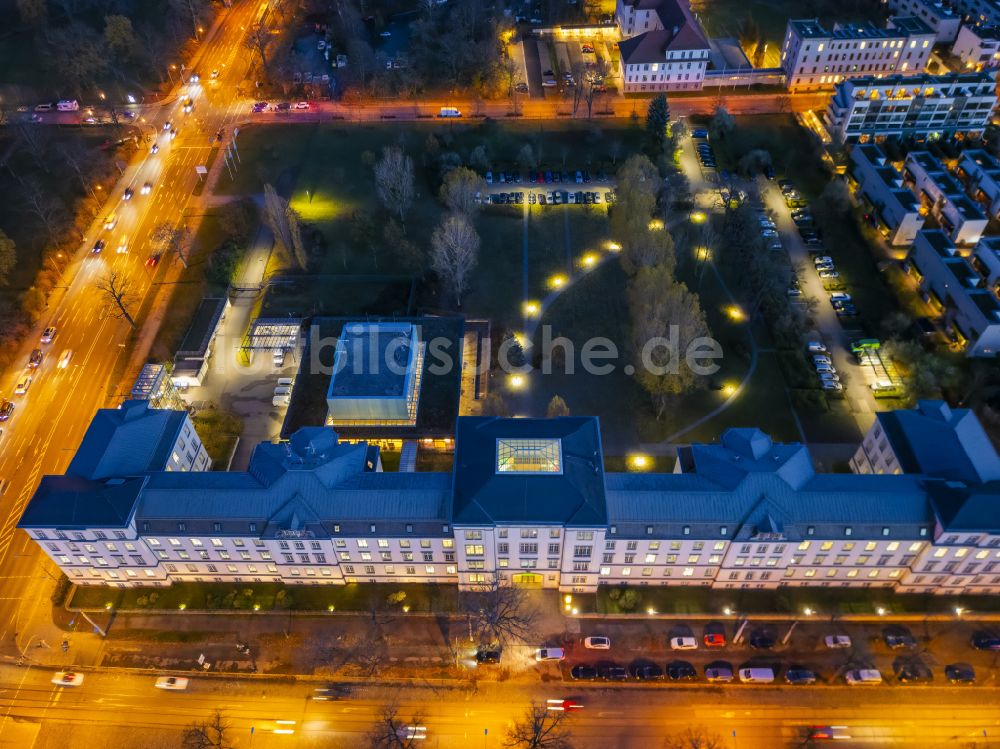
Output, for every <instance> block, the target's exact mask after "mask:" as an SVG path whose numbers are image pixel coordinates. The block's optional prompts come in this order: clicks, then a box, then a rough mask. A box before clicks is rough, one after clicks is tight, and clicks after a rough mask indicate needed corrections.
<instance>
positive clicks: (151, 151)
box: [149, 143, 160, 153]
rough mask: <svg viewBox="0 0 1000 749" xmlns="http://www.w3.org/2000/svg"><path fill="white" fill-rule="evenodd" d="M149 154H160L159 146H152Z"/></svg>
mask: <svg viewBox="0 0 1000 749" xmlns="http://www.w3.org/2000/svg"><path fill="white" fill-rule="evenodd" d="M149 152H150V153H159V152H160V145H159V144H158V143H154V144H153V145H152V146H150V148H149Z"/></svg>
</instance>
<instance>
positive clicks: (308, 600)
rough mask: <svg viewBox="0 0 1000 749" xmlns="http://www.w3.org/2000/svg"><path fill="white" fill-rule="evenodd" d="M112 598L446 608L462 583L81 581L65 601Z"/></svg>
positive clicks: (152, 602)
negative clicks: (123, 584) (122, 584)
mask: <svg viewBox="0 0 1000 749" xmlns="http://www.w3.org/2000/svg"><path fill="white" fill-rule="evenodd" d="M400 594H404V595H403V596H402V597H401V596H400ZM390 596H391V597H392V599H391V600H390ZM108 604H111V607H112V608H113V609H115V610H119V611H157V610H160V611H163V610H175V611H176V610H179V609H182V608H183V609H184V610H187V611H199V610H201V611H204V610H210V611H226V610H228V611H247V612H250V611H254V610H259V611H275V610H285V611H372V610H373V609H374V610H377V611H387V610H391V609H400V608H401V607H402V606H408V607H409V610H410V611H413V612H446V613H447V612H453V611H456V610H457V608H458V588H456V587H455V586H450V585H449V586H445V585H416V584H405V583H400V584H399V585H388V584H368V583H366V584H365V585H358V584H350V585H282V584H281V583H174V584H173V585H171V586H170V587H169V588H127V589H121V590H116V589H114V588H105V587H98V586H82V587H78V588H74V589H73V591H72V592H71V594H70V601H69V603H68V604H67V606H68V607H69V608H70V609H83V610H89V611H94V610H105V609H106V608H107V606H108ZM255 607H257V608H256V609H255ZM331 607H332V608H331Z"/></svg>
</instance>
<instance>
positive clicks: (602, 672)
mask: <svg viewBox="0 0 1000 749" xmlns="http://www.w3.org/2000/svg"><path fill="white" fill-rule="evenodd" d="M597 675H598V676H599V677H600V678H602V679H604V680H605V681H625V680H626V679H628V671H627V670H626V668H625V667H624V666H618V665H615V664H607V665H603V666H599V667H598V669H597Z"/></svg>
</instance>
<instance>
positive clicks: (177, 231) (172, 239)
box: [150, 222, 191, 268]
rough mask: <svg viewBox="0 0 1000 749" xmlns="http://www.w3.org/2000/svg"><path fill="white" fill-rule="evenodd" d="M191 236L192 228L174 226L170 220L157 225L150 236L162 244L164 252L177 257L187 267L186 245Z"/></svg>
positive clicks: (161, 247)
mask: <svg viewBox="0 0 1000 749" xmlns="http://www.w3.org/2000/svg"><path fill="white" fill-rule="evenodd" d="M190 238H191V230H190V229H188V228H187V227H186V226H183V225H179V226H174V225H173V224H171V223H169V222H167V223H163V224H160V225H159V226H157V227H156V228H155V229H154V230H153V234H152V236H151V237H150V239H152V240H153V241H154V242H155V243H156V244H158V245H160V249H161V251H162V252H165V253H167V254H168V255H173V256H174V257H176V258H177V259H178V260H180V261H181V265H183V266H184V267H185V268H187V267H188V258H187V253H186V247H187V244H188V240H189V239H190Z"/></svg>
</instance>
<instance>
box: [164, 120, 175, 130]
mask: <svg viewBox="0 0 1000 749" xmlns="http://www.w3.org/2000/svg"><path fill="white" fill-rule="evenodd" d="M173 126H174V123H173V122H171V121H170V120H167V121H166V122H164V123H163V129H164V130H170V128H172V127H173Z"/></svg>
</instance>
